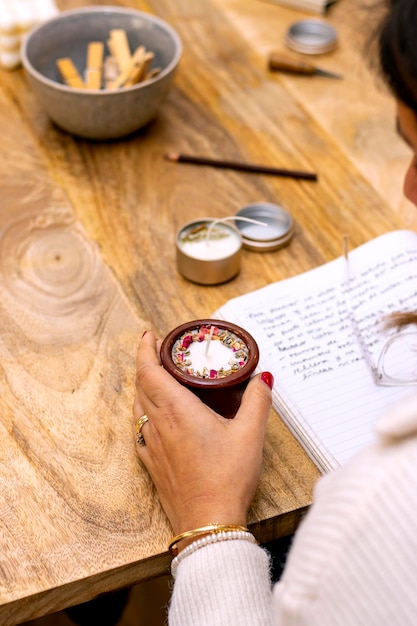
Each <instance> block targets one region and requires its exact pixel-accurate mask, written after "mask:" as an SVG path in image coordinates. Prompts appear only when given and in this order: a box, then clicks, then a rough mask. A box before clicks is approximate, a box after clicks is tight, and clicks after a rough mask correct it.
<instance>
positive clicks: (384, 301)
mask: <svg viewBox="0 0 417 626" xmlns="http://www.w3.org/2000/svg"><path fill="white" fill-rule="evenodd" d="M348 282H349V294H350V295H349V298H348V301H347V296H346V293H347V289H346V286H347V274H346V260H345V258H344V257H343V256H342V257H340V258H338V259H335V260H334V261H331V262H330V263H327V264H325V265H322V266H320V267H318V268H316V269H313V270H310V271H309V272H306V273H304V274H300V275H299V276H296V277H294V278H290V279H287V280H283V281H280V282H277V283H273V284H270V285H268V286H267V287H264V288H262V289H258V290H256V291H254V292H251V293H248V294H246V295H243V296H239V297H237V298H234V299H232V300H229V301H228V302H227V303H226V304H225V305H224V306H222V307H221V308H220V309H219V310H218V311H217V312H216V313H214V314H213V317H214V318H218V319H224V320H228V321H230V322H234V323H236V324H238V325H239V326H242V327H243V328H245V329H246V330H247V331H248V332H250V333H251V334H252V335H253V337H254V338H255V339H256V341H257V343H258V345H259V349H260V361H259V368H258V369H259V370H260V371H262V370H269V371H271V372H272V373H273V375H274V378H275V383H274V390H273V403H274V407H275V409H276V410H277V412H278V414H279V415H280V416H281V418H282V419H283V420H284V421H285V423H286V424H287V425H288V427H289V428H290V429H291V431H292V432H293V434H294V435H295V436H296V437H297V439H298V440H299V441H300V443H301V444H302V445H303V447H304V448H305V450H306V451H307V452H308V454H309V455H310V456H311V458H312V459H313V461H314V462H315V463H316V464H317V466H318V467H319V468H320V469H321V470H322V471H324V472H327V471H329V470H332V469H334V468H336V467H337V466H338V465H342V464H344V463H345V462H346V461H347V460H348V459H349V458H350V457H351V456H352V455H353V454H355V453H356V452H357V451H358V450H360V449H361V448H363V447H364V446H365V445H366V444H368V443H370V442H371V441H372V440H373V437H374V435H373V423H374V421H375V419H376V418H377V417H378V416H379V415H380V414H381V413H382V412H383V411H384V410H385V409H386V408H387V407H388V406H389V405H390V404H391V403H393V402H395V401H396V400H399V399H400V398H403V397H405V396H406V395H409V394H411V393H415V392H416V391H417V385H415V386H411V387H410V386H408V387H407V386H393V387H381V386H379V385H376V384H375V382H374V379H373V376H372V374H371V370H370V368H369V367H368V364H367V361H366V360H365V358H364V356H363V352H362V350H361V347H360V344H359V342H358V339H357V336H356V334H355V332H354V329H353V327H352V321H351V317H350V314H349V305H350V310H351V311H352V312H353V314H354V318H355V320H356V321H357V326H358V328H359V329H360V331H361V334H362V336H363V338H364V340H365V342H366V345H367V346H368V347H369V350H370V353H371V354H372V357H373V360H374V361H377V360H378V355H379V354H380V352H381V349H382V347H383V345H384V344H385V342H386V340H387V337H388V336H389V333H388V334H387V332H385V331H384V329H383V328H382V324H381V320H382V318H383V317H384V315H386V314H389V313H392V312H394V311H406V310H410V311H417V234H416V233H414V232H411V231H406V230H404V231H394V232H391V233H387V234H385V235H382V236H380V237H377V238H376V239H373V240H371V241H370V242H368V243H366V244H364V245H362V246H360V247H358V248H356V249H355V250H353V251H351V252H350V253H349V281H348ZM413 330H415V331H416V333H417V326H416V327H415V328H413ZM393 332H394V333H395V332H396V331H391V335H392V333H393ZM416 369H417V354H416Z"/></svg>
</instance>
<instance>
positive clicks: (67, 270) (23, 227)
mask: <svg viewBox="0 0 417 626" xmlns="http://www.w3.org/2000/svg"><path fill="white" fill-rule="evenodd" d="M57 4H58V6H59V8H60V9H66V8H75V7H79V6H87V5H90V4H101V5H106V4H108V5H110V4H119V5H120V6H125V7H131V8H137V9H140V10H143V11H147V12H150V13H154V14H156V15H158V16H159V17H161V18H163V19H165V20H167V21H168V22H169V23H170V24H171V25H172V26H173V27H174V28H175V29H176V30H177V31H178V33H179V35H180V36H181V38H182V41H183V46H184V52H183V57H182V60H181V64H180V68H179V71H178V74H177V76H176V78H175V82H174V85H173V87H172V89H171V92H170V94H169V96H168V99H167V100H166V102H165V103H164V104H163V107H162V108H161V111H160V113H159V115H158V117H157V118H156V119H155V121H154V122H153V123H151V124H150V125H149V126H148V127H147V128H146V129H143V130H142V131H140V132H139V133H136V134H135V135H133V136H131V137H128V138H126V139H124V140H121V141H113V142H89V141H83V140H80V139H77V138H75V137H73V136H71V135H69V134H67V133H65V132H63V131H61V130H59V129H58V128H56V127H55V126H54V125H53V124H52V123H51V122H50V121H49V120H48V118H47V117H46V115H45V113H44V111H43V110H42V108H41V106H40V105H39V103H38V102H37V100H36V98H35V96H34V94H33V93H32V92H31V91H30V88H29V86H28V84H27V82H26V79H25V75H24V72H23V70H17V71H14V72H7V71H2V72H1V76H0V79H1V80H0V132H1V137H2V141H1V142H0V159H1V170H0V174H1V176H0V178H1V180H0V193H1V199H0V273H1V281H0V293H1V299H0V307H1V334H0V372H1V374H0V376H1V378H0V380H1V393H0V416H1V418H0V428H1V438H0V542H1V543H0V623H1V624H2V625H3V626H12V625H13V624H17V623H20V622H22V621H24V620H28V619H32V618H35V617H38V616H41V615H45V614H47V613H50V612H53V611H57V610H59V609H62V608H64V607H65V606H69V605H72V604H76V603H78V602H82V601H85V600H88V599H90V598H93V597H94V596H96V595H97V594H99V593H103V592H105V591H109V590H112V589H117V588H120V587H123V586H126V585H130V584H134V583H137V582H140V581H141V580H146V579H148V578H152V577H154V576H158V575H161V574H163V573H165V572H166V571H167V567H168V564H169V557H168V555H167V553H166V546H167V542H168V540H169V538H170V537H171V531H170V527H169V524H168V522H167V520H166V518H165V516H164V514H163V512H162V510H161V507H160V505H159V502H158V500H157V497H156V495H155V491H154V489H153V486H152V484H151V481H150V479H149V477H148V475H147V473H146V471H145V470H144V468H143V467H142V466H141V465H140V463H139V461H138V460H137V458H136V453H135V449H134V441H133V437H132V427H131V406H132V401H133V391H134V357H135V352H136V347H137V343H138V338H139V337H140V335H141V333H142V331H143V330H144V329H153V330H154V331H155V332H156V333H157V334H158V335H159V336H161V337H163V336H164V335H165V334H166V333H167V332H168V331H169V330H171V328H173V327H174V326H176V325H178V324H181V323H183V322H185V321H188V320H191V319H196V318H202V317H207V316H210V314H211V313H212V312H213V311H215V310H216V309H217V308H218V307H220V306H221V305H222V304H223V303H224V302H225V301H226V300H228V299H229V298H231V297H234V296H237V295H240V294H242V293H245V292H247V291H249V290H252V289H256V288H259V287H262V286H264V285H266V284H268V283H270V282H271V281H276V280H279V279H282V278H288V277H290V276H294V275H296V274H298V273H300V272H302V271H305V270H308V269H310V268H312V267H316V266H317V265H319V264H321V263H323V262H326V261H329V260H331V259H333V258H335V257H336V256H339V255H340V254H341V252H342V240H343V235H344V234H345V233H346V234H348V235H349V239H350V243H351V245H352V246H356V245H359V244H361V243H363V242H365V241H367V240H369V239H370V238H372V237H374V236H376V235H379V234H381V233H383V232H386V231H388V230H392V229H394V228H397V227H403V226H410V225H412V224H413V223H415V222H413V220H414V219H415V218H414V216H413V215H412V213H411V212H410V210H409V206H408V205H407V203H405V202H403V201H402V200H401V176H402V171H403V169H404V168H405V167H406V163H407V161H408V158H409V150H408V148H406V147H404V146H403V144H402V143H401V141H400V140H399V139H398V138H397V137H396V135H395V133H394V124H393V115H394V109H393V105H392V102H391V100H390V98H389V96H388V95H387V94H385V93H383V92H381V91H380V90H379V88H378V86H377V85H375V84H374V83H373V82H372V81H371V78H370V74H369V71H368V69H367V68H366V67H365V66H364V64H363V61H362V60H361V58H360V56H359V51H358V49H359V40H361V36H360V35H359V34H357V31H358V30H359V29H358V28H357V25H356V21H355V10H356V9H357V8H358V7H359V0H340V1H339V3H338V4H337V5H336V6H335V7H334V11H333V12H332V13H331V16H330V17H329V19H330V20H331V21H332V22H333V23H334V24H335V25H336V26H337V28H338V29H339V34H340V46H339V48H338V49H337V50H336V51H335V52H334V53H332V54H331V55H325V56H323V57H322V58H320V59H317V64H319V61H320V63H321V65H322V66H323V67H324V68H327V69H329V70H333V71H338V72H341V73H343V74H344V75H345V79H344V81H333V82H332V81H330V80H329V79H323V78H320V79H316V78H309V77H289V76H283V75H277V74H273V75H271V74H270V73H269V72H268V71H267V69H266V55H267V53H269V51H270V50H271V49H272V48H277V47H278V48H279V47H280V46H281V47H282V45H283V44H282V39H283V34H284V33H285V28H286V26H287V25H288V24H290V23H291V22H292V21H295V20H296V19H300V17H303V16H304V14H302V13H300V12H297V11H291V10H289V9H282V8H280V7H277V6H275V5H269V4H268V3H266V2H262V1H260V0H239V1H237V0H222V1H220V0H193V2H189V1H187V0H175V1H174V0H152V1H149V2H145V1H142V0H131V1H123V2H121V1H120V2H114V0H112V1H111V2H101V3H97V2H96V3H88V2H84V1H75V0H59V1H58V2H57ZM354 9H355V10H354ZM169 151H179V152H186V153H193V154H200V155H205V156H211V157H215V158H225V159H228V160H242V161H247V162H254V163H264V164H266V165H271V166H276V167H283V168H288V169H303V170H308V171H316V172H317V173H318V175H319V181H318V182H317V183H313V182H308V181H298V180H291V179H284V178H278V177H276V178H275V177H271V176H262V175H254V174H247V173H241V172H233V171H226V170H217V169H215V168H210V167H200V166H194V165H188V164H176V163H170V162H167V161H166V160H165V159H164V158H163V155H164V154H165V152H169ZM258 200H264V201H267V202H276V203H278V204H281V205H283V206H284V207H285V208H286V209H288V210H289V211H290V212H291V213H292V215H293V217H294V220H295V224H296V232H295V236H294V239H293V240H292V242H291V244H290V245H289V246H288V247H287V248H285V249H283V250H280V251H277V252H273V253H263V254H260V253H254V252H249V251H246V250H245V251H244V255H243V261H242V269H241V272H240V274H239V275H238V276H237V277H236V279H234V280H233V281H231V282H229V283H226V284H224V285H220V286H213V287H202V286H199V285H195V284H192V283H190V282H187V281H186V280H185V279H183V278H182V277H181V276H180V275H179V274H178V272H177V270H176V264H175V235H176V233H177V231H178V229H179V228H180V227H181V226H182V225H183V224H184V223H186V222H187V221H189V220H191V219H194V218H199V217H202V216H215V217H225V216H227V215H232V214H234V213H235V212H236V211H237V210H238V209H239V208H241V207H242V206H245V205H247V204H250V203H252V202H255V201H258ZM318 476H319V474H318V471H317V469H316V468H315V467H314V466H313V464H312V462H311V461H310V460H309V459H308V457H307V456H306V454H305V453H304V452H303V450H302V449H301V447H300V446H299V445H298V444H297V442H296V441H295V440H294V438H293V437H292V436H291V434H290V433H289V431H288V430H287V429H286V428H285V427H284V425H283V424H282V422H281V421H280V419H279V417H278V416H277V415H276V414H275V413H274V412H272V413H271V419H270V421H269V426H268V431H267V437H266V443H265V453H264V465H263V472H262V476H261V481H260V485H259V489H258V491H257V494H256V497H255V501H254V503H253V507H252V509H251V513H250V524H251V526H252V528H253V530H254V532H255V534H256V535H257V537H258V539H259V540H260V541H267V540H270V539H273V538H276V537H279V536H281V535H285V534H287V533H289V532H292V531H293V530H294V529H295V528H296V526H297V524H298V523H299V521H300V519H301V518H302V516H303V514H304V513H305V511H306V509H307V508H308V506H309V505H310V503H311V497H312V488H313V486H314V483H315V481H316V480H317V478H318Z"/></svg>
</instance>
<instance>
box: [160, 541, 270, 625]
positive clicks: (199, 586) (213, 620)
mask: <svg viewBox="0 0 417 626" xmlns="http://www.w3.org/2000/svg"><path fill="white" fill-rule="evenodd" d="M219 598H224V599H225V600H226V601H223V602H219ZM271 611H272V592H271V581H270V575H269V556H268V555H267V553H266V552H265V551H264V550H263V549H262V548H260V547H258V546H257V545H254V544H252V543H250V542H249V541H245V540H239V539H235V540H232V541H220V542H217V543H213V544H209V545H207V546H204V547H203V548H200V549H199V550H196V551H195V552H193V553H192V554H190V555H188V556H187V557H186V558H185V559H184V560H183V561H181V563H180V564H179V565H178V569H177V575H176V580H175V586H174V590H173V594H172V599H171V604H170V608H169V626H196V624H198V626H219V625H220V624H222V625H223V624H224V625H226V624H233V626H271V624H272V614H271Z"/></svg>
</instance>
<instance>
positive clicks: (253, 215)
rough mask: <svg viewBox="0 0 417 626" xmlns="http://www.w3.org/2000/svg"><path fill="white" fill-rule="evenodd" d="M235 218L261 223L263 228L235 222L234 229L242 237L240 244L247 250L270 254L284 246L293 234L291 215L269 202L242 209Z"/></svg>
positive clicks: (248, 223)
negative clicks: (236, 229)
mask: <svg viewBox="0 0 417 626" xmlns="http://www.w3.org/2000/svg"><path fill="white" fill-rule="evenodd" d="M236 217H245V218H249V219H252V220H257V221H259V222H263V224H265V226H263V225H260V224H254V223H252V222H246V221H243V220H236V221H235V224H236V228H238V229H239V231H240V233H241V235H242V243H243V246H244V247H245V248H247V249H248V250H253V251H256V252H272V251H274V250H279V248H282V247H284V246H286V245H287V244H288V243H289V241H290V240H291V238H292V236H293V234H294V223H293V219H292V217H291V215H290V214H289V213H288V212H287V211H285V210H284V209H283V208H282V207H280V206H278V205H276V204H271V203H269V202H256V203H254V204H249V205H248V206H246V207H243V208H242V209H240V210H239V211H238V212H237V213H236Z"/></svg>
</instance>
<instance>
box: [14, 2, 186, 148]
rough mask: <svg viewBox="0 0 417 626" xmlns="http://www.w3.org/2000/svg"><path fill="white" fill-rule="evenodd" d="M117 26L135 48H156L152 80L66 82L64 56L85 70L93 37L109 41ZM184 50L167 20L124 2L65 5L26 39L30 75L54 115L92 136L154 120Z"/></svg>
mask: <svg viewBox="0 0 417 626" xmlns="http://www.w3.org/2000/svg"><path fill="white" fill-rule="evenodd" d="M114 28H122V29H124V30H126V33H127V36H128V40H129V44H130V48H131V51H132V53H133V51H134V50H135V49H136V47H137V46H138V45H144V46H145V48H146V50H148V51H151V52H153V53H154V55H155V56H154V59H153V62H152V68H156V67H158V68H161V71H160V73H159V74H158V75H157V76H156V77H154V78H151V79H149V80H146V81H143V82H141V83H138V84H136V85H133V86H131V87H124V88H120V89H117V90H108V89H106V90H92V89H76V88H73V87H68V86H66V85H65V84H63V83H62V79H61V76H60V74H59V72H58V69H57V67H56V60H57V59H59V58H61V57H70V58H72V60H73V62H74V64H75V65H76V67H77V69H78V71H79V72H80V74H81V75H83V73H84V69H85V62H86V61H85V60H86V54H87V46H88V43H89V42H90V41H103V42H104V43H105V55H107V54H109V51H108V48H107V45H106V41H107V39H108V37H109V32H110V30H111V29H114ZM181 53H182V45H181V40H180V38H179V36H178V34H177V33H176V32H175V30H174V29H173V28H172V27H171V26H169V24H167V23H166V22H164V21H163V20H161V19H159V18H156V17H154V16H151V15H149V14H148V13H142V12H140V11H135V10H131V9H122V8H120V7H88V8H84V9H74V10H70V11H63V12H61V13H60V14H59V15H58V16H57V17H54V18H52V19H51V20H48V21H47V22H44V23H43V24H41V25H40V26H38V27H36V28H34V29H33V30H32V31H30V33H28V35H27V36H26V37H25V38H24V40H23V43H22V62H23V66H24V69H25V72H26V75H27V78H28V81H29V83H30V85H31V87H32V89H33V91H34V92H35V94H36V95H37V97H38V99H39V101H40V102H41V104H42V105H43V107H44V109H45V111H46V113H47V114H48V116H49V117H50V118H51V120H52V121H53V122H54V123H55V124H56V125H57V126H59V127H60V128H63V129H64V130H66V131H68V132H70V133H73V134H74V135H77V136H79V137H85V138H87V139H116V138H119V137H123V136H126V135H129V134H130V133H133V132H134V131H136V130H138V129H139V128H142V127H143V126H145V125H146V124H147V123H148V122H150V121H151V120H152V119H153V118H154V117H155V116H156V114H157V113H158V110H159V108H160V106H161V104H162V103H163V101H164V99H165V97H166V96H167V93H168V90H169V88H170V85H171V83H172V80H173V78H174V75H175V72H176V69H177V66H178V63H179V60H180V57H181Z"/></svg>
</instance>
